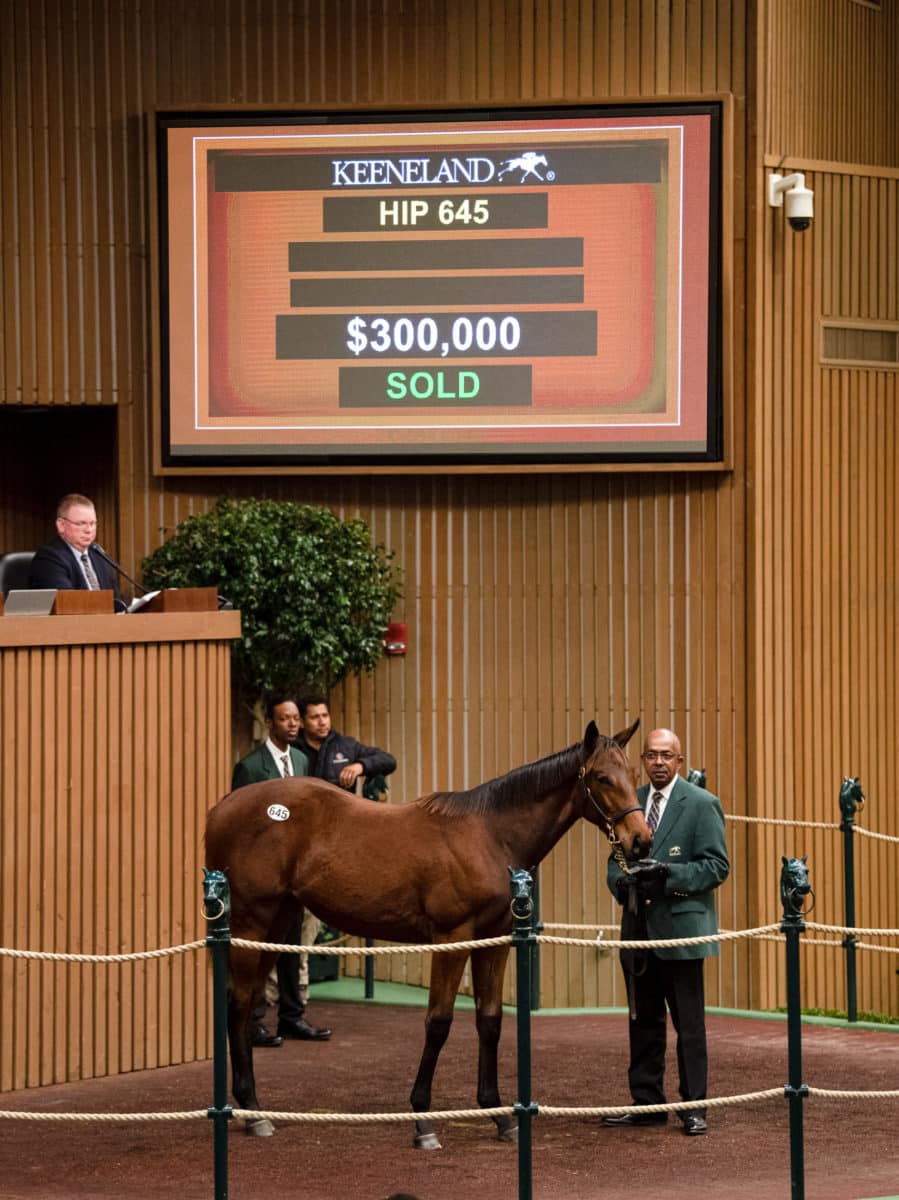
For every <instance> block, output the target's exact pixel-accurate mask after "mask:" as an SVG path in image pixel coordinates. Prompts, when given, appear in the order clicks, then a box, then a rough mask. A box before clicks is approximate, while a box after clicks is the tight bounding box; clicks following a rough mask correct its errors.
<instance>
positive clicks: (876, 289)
mask: <svg viewBox="0 0 899 1200" xmlns="http://www.w3.org/2000/svg"><path fill="white" fill-rule="evenodd" d="M769 163H770V160H769ZM763 176H764V172H763V171H762V172H760V173H759V194H760V195H761V194H762V188H763V186H764V178H763ZM807 180H811V182H810V184H809V186H811V187H812V188H813V189H814V190H815V194H816V204H817V207H816V211H817V214H818V220H819V222H820V224H817V225H815V226H813V227H812V230H810V231H809V234H808V235H800V236H797V235H794V234H792V233H791V231H790V230H789V228H788V227H787V226H786V223H785V222H784V221H783V220H782V219H781V214H780V213H776V212H773V211H770V210H768V211H766V212H763V213H762V214H761V220H760V272H761V287H760V294H761V295H764V296H766V297H767V299H768V304H767V305H766V307H765V310H764V311H761V312H760V313H759V328H760V330H761V343H760V355H761V360H762V362H763V364H764V373H763V384H762V387H761V388H760V390H759V393H758V402H757V421H756V428H755V433H754V435H753V437H752V439H751V442H752V455H751V458H752V473H753V476H754V479H755V481H756V493H757V495H758V497H759V503H758V505H757V506H756V509H755V512H754V516H753V526H754V529H753V535H752V542H753V545H754V546H755V549H756V553H755V557H754V561H755V570H756V571H757V576H756V587H755V588H754V596H755V601H754V603H755V604H756V605H757V606H758V612H757V621H756V623H755V627H754V639H755V646H756V651H757V658H756V663H757V672H758V682H759V692H758V695H759V703H758V704H757V706H756V709H757V711H758V712H759V714H760V717H759V730H758V733H759V740H758V743H757V749H755V750H754V752H753V757H754V759H755V769H754V771H751V775H752V776H753V777H754V778H756V779H757V780H758V787H757V790H756V793H755V796H752V795H750V797H749V803H750V806H752V805H753V804H755V805H757V809H758V813H759V815H768V816H780V817H784V816H793V815H796V816H801V817H802V818H804V819H805V820H808V821H824V822H831V823H838V822H839V820H840V812H839V806H838V802H837V801H838V793H839V786H840V781H841V779H842V777H843V776H844V775H859V776H861V778H862V782H863V785H864V787H865V790H866V793H867V794H868V796H869V797H870V798H871V803H869V805H868V808H867V809H866V811H865V812H864V813H862V814H861V815H860V817H859V823H860V824H862V825H865V826H867V827H868V828H871V829H875V830H877V831H879V832H882V833H886V834H889V835H891V836H896V834H897V823H896V814H895V810H894V806H893V805H892V804H891V803H890V802H888V800H887V797H888V796H889V795H890V787H891V783H890V777H889V771H888V764H887V763H886V762H885V761H884V755H883V747H884V745H886V744H889V742H890V739H891V732H890V731H891V730H892V729H893V728H894V724H893V723H894V721H895V716H896V708H897V672H896V611H897V610H896V587H895V579H896V573H897V564H899V539H897V530H896V520H895V511H896V506H897V501H899V493H897V485H896V471H897V462H896V458H897V439H896V424H895V410H896V402H897V372H896V371H895V370H893V371H890V370H877V369H871V370H866V369H862V368H853V369H845V370H840V369H836V368H830V367H822V366H820V365H819V347H820V341H819V321H820V319H821V318H822V317H829V316H835V317H849V318H857V319H861V320H865V319H870V320H872V321H873V320H896V316H897V309H899V295H897V293H896V291H895V290H893V291H890V290H889V289H888V288H883V287H882V286H880V283H879V280H880V278H881V277H882V275H883V274H884V272H885V271H886V273H887V274H889V272H890V270H891V269H892V268H890V267H887V268H884V267H883V266H882V265H881V260H882V257H883V254H884V247H885V246H888V245H890V244H891V240H894V239H895V229H896V228H897V226H899V171H896V170H890V169H886V170H880V171H875V170H873V169H872V170H870V171H869V172H867V173H865V172H859V171H858V170H856V169H853V170H852V172H851V174H850V173H848V172H846V173H844V172H842V171H840V170H839V168H838V167H837V166H836V164H835V166H834V170H833V171H832V172H827V171H826V170H824V169H821V170H819V171H817V172H809V173H808V174H807ZM772 763H777V764H779V769H778V773H777V777H776V778H775V775H774V773H773V772H772V769H771V764H772ZM759 842H760V847H761V853H760V855H759V857H758V870H759V880H758V893H759V896H760V897H765V896H767V898H768V910H767V911H768V917H767V918H765V917H764V913H760V914H759V916H760V919H775V918H776V916H777V915H778V914H777V907H778V906H777V904H776V897H775V895H774V892H773V890H772V889H771V887H770V880H768V881H766V880H765V879H764V878H763V876H764V875H765V874H766V873H769V867H768V866H767V864H769V863H770V862H771V861H772V859H773V856H776V855H778V854H781V853H783V854H804V853H807V854H808V855H809V863H810V866H811V869H812V880H813V883H814V884H815V887H816V895H817V901H816V907H815V915H814V919H815V920H818V921H821V922H824V923H829V924H836V925H839V924H842V923H843V921H844V920H845V913H844V911H843V899H842V897H843V889H842V878H843V867H842V846H841V835H840V834H838V833H836V832H832V831H822V830H811V829H797V830H786V831H783V830H778V831H769V830H765V831H764V832H762V833H760V835H759ZM895 853H896V852H895V847H893V846H889V845H884V844H883V843H878V842H874V841H872V840H870V839H861V838H859V839H858V844H857V848H856V879H857V895H856V920H857V923H858V924H859V925H862V926H865V925H867V926H875V927H888V928H895V927H896V924H897V912H899V907H897V889H896V884H895V880H896V870H895V865H896V857H895ZM806 958H807V962H808V967H807V973H806V988H807V999H806V1003H807V1004H809V1005H814V1006H820V1007H825V1008H841V1007H842V1008H845V1004H846V995H845V984H844V968H843V963H842V960H841V959H839V958H838V959H837V960H833V959H832V958H831V957H830V956H829V955H828V954H827V953H826V952H824V951H822V950H816V951H812V950H809V952H808V954H807V956H806ZM762 963H763V965H762V967H761V971H760V974H761V984H760V990H761V992H762V994H764V995H767V996H768V997H769V1000H768V1003H770V1004H776V1003H783V994H784V987H785V983H784V978H783V968H782V963H781V962H780V959H779V957H778V956H772V955H771V954H770V953H768V954H764V955H763V956H762ZM858 971H859V997H860V998H861V997H864V999H860V1006H861V1007H863V1008H868V1009H872V1010H874V1011H885V1012H894V1011H895V1003H896V1002H895V998H894V994H893V993H894V990H895V976H894V971H895V960H894V958H893V957H892V956H891V955H885V954H874V953H869V954H865V953H861V952H860V954H859V964H858ZM878 1006H882V1007H878Z"/></svg>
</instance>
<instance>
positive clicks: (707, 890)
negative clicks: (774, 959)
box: [607, 776, 730, 958]
mask: <svg viewBox="0 0 899 1200" xmlns="http://www.w3.org/2000/svg"><path fill="white" fill-rule="evenodd" d="M648 795H649V785H648V784H646V785H644V786H643V787H640V788H638V789H637V798H638V799H639V801H640V803H641V804H642V805H643V806H644V808H645V807H646V800H647V797H648ZM652 857H653V858H655V859H657V860H658V861H659V862H663V863H666V864H667V865H668V868H669V870H670V874H669V876H668V878H667V879H666V880H665V895H664V897H663V898H662V899H661V900H654V901H652V902H651V903H649V904H647V905H645V917H646V929H647V933H648V936H649V937H651V938H682V937H703V936H704V935H706V934H714V933H717V932H718V921H717V918H716V915H715V902H714V897H713V893H714V891H715V888H717V887H719V886H720V884H722V883H723V882H724V881H725V879H727V876H728V874H729V873H730V864H729V862H728V858H727V842H726V840H725V836H724V813H723V812H722V811H721V804H720V803H719V800H718V797H717V796H713V795H712V793H711V792H707V791H705V790H704V789H703V788H699V787H696V786H695V785H694V784H692V783H687V781H686V780H685V779H683V778H682V777H681V776H678V778H677V780H676V781H675V784H674V787H673V788H672V791H671V795H670V796H669V797H668V803H667V804H666V805H665V813H664V815H663V817H662V820H661V823H660V824H659V827H658V829H657V830H656V832H655V835H654V837H653V839H652ZM621 876H622V871H621V868H620V867H619V866H618V863H617V862H616V861H615V859H614V858H610V859H609V866H608V871H607V883H608V885H609V889H610V890H611V892H612V895H613V896H617V892H616V890H615V884H616V881H617V880H618V879H620V878H621ZM632 936H633V935H632ZM655 953H656V954H657V955H658V957H659V958H708V957H710V956H712V955H716V954H717V953H718V943H717V942H709V943H707V944H706V945H697V946H672V947H668V948H664V949H659V950H656V951H655Z"/></svg>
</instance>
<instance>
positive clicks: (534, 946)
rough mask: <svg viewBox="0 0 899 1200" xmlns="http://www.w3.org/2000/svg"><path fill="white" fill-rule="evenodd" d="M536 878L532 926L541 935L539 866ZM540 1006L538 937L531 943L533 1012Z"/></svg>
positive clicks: (535, 870)
mask: <svg viewBox="0 0 899 1200" xmlns="http://www.w3.org/2000/svg"><path fill="white" fill-rule="evenodd" d="M531 875H532V876H533V879H534V916H533V921H532V926H533V930H534V933H535V934H536V935H537V937H539V935H540V934H541V933H542V932H543V921H542V920H541V918H540V875H539V873H538V871H537V868H536V867H534V869H533V870H532V872H531ZM539 1008H540V943H539V942H538V941H537V939H536V937H535V938H534V940H533V942H532V943H531V1012H537V1011H538V1010H539Z"/></svg>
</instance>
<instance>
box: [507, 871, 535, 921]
mask: <svg viewBox="0 0 899 1200" xmlns="http://www.w3.org/2000/svg"><path fill="white" fill-rule="evenodd" d="M535 869H536V868H535ZM509 881H510V883H511V886H512V916H513V917H515V918H516V920H518V921H526V920H527V919H528V918H529V917H530V916H531V914H532V913H533V911H534V895H533V893H534V877H533V874H532V872H531V871H526V870H525V869H524V868H523V867H518V868H517V869H513V868H512V867H509Z"/></svg>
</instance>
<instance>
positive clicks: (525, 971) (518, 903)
mask: <svg viewBox="0 0 899 1200" xmlns="http://www.w3.org/2000/svg"><path fill="white" fill-rule="evenodd" d="M509 874H510V875H511V877H512V918H513V927H512V944H513V945H514V947H515V992H516V1010H517V1018H518V1101H517V1103H516V1105H515V1113H516V1116H517V1117H518V1200H531V1198H532V1196H533V1186H534V1181H533V1163H532V1141H531V1120H532V1118H533V1117H534V1116H536V1114H537V1105H536V1104H534V1102H533V1100H532V1099H531V979H530V975H531V962H532V955H533V949H534V938H535V936H536V935H535V933H534V926H533V923H532V921H533V915H534V893H533V886H534V885H533V880H532V879H531V875H530V872H528V871H513V870H512V869H511V867H510V868H509Z"/></svg>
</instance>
